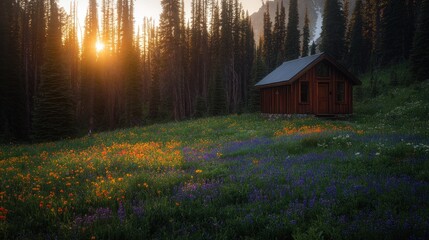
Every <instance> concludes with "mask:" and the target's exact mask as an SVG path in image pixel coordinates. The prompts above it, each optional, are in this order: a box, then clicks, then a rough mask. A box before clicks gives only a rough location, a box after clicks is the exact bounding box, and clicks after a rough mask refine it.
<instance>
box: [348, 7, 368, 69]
mask: <svg viewBox="0 0 429 240" xmlns="http://www.w3.org/2000/svg"><path fill="white" fill-rule="evenodd" d="M363 30H364V29H363V5H362V0H358V1H357V2H356V6H355V9H354V11H353V16H352V20H351V32H350V51H349V54H348V57H347V62H348V65H349V66H350V68H351V69H352V71H353V72H355V73H362V72H364V71H365V69H366V63H367V62H368V52H369V50H370V49H366V45H365V39H364V35H363Z"/></svg>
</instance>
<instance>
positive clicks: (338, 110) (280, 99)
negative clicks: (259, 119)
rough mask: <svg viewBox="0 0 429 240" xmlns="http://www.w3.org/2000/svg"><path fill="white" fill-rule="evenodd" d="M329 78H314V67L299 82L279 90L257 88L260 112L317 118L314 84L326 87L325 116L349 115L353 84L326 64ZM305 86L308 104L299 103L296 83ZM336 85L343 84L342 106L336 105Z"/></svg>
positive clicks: (316, 98)
mask: <svg viewBox="0 0 429 240" xmlns="http://www.w3.org/2000/svg"><path fill="white" fill-rule="evenodd" d="M325 63H328V64H329V66H330V77H329V78H318V77H317V76H316V67H313V68H311V69H309V70H308V71H307V72H305V73H304V74H303V75H302V76H301V77H300V78H299V79H297V80H296V81H294V82H292V83H291V84H290V83H285V85H282V86H275V87H261V89H260V93H261V111H262V113H271V114H319V110H318V109H317V108H318V84H319V83H320V82H323V83H329V113H330V114H351V113H352V112H353V84H352V82H351V80H350V79H347V77H346V76H345V75H344V74H343V73H342V72H341V71H339V70H338V69H337V68H336V67H335V66H334V65H332V64H331V63H329V62H327V61H326V62H325ZM302 81H308V82H309V102H308V103H307V104H305V103H300V90H301V88H300V82H302ZM337 82H344V88H345V89H344V95H345V96H344V102H341V103H340V102H337V99H336V93H337V89H336V87H337Z"/></svg>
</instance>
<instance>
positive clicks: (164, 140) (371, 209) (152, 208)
mask: <svg viewBox="0 0 429 240" xmlns="http://www.w3.org/2000/svg"><path fill="white" fill-rule="evenodd" d="M428 89H429V88H428V84H421V85H419V86H418V87H415V88H407V89H397V90H395V91H396V92H395V91H392V92H393V93H389V94H390V95H389V94H387V95H382V96H380V97H379V98H377V99H372V100H371V101H368V102H362V103H360V104H358V106H357V107H356V109H357V111H358V114H357V115H356V116H355V117H353V118H351V119H350V120H348V121H328V120H321V119H315V118H304V119H289V120H288V119H277V120H269V119H267V118H263V117H261V116H259V115H258V114H244V115H233V116H226V117H212V118H204V119H197V120H190V121H185V122H180V123H167V124H156V125H151V126H147V127H141V128H132V129H126V130H118V131H114V132H108V133H99V134H94V135H92V136H90V137H88V136H86V137H83V138H79V139H73V140H65V141H60V142H52V143H42V144H34V145H14V146H10V145H3V146H0V180H1V181H0V238H4V239H56V238H58V239H147V238H150V239H172V238H174V239H276V238H277V239H363V238H364V239H428V238H429V160H428V157H429V130H428V126H429V121H428V113H429V107H428V106H429V99H428V95H427V93H428ZM380 106H383V107H380Z"/></svg>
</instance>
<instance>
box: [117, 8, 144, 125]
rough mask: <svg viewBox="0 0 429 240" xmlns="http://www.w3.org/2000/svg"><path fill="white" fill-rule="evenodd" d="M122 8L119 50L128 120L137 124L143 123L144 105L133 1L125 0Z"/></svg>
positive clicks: (129, 123)
mask: <svg viewBox="0 0 429 240" xmlns="http://www.w3.org/2000/svg"><path fill="white" fill-rule="evenodd" d="M121 9H122V14H121V16H122V19H121V22H122V23H121V26H122V29H121V32H122V34H121V35H122V38H121V46H120V49H119V50H120V53H121V58H120V59H121V62H122V75H123V79H124V81H125V93H126V94H125V98H126V114H127V115H126V116H127V117H126V118H127V119H126V122H127V125H128V126H135V125H138V124H140V123H141V120H142V108H143V106H142V98H141V95H142V91H141V79H140V76H141V74H140V72H139V65H140V62H139V55H138V52H137V47H136V46H134V44H133V34H134V23H133V22H134V17H133V13H134V9H133V1H132V0H131V1H130V0H123V2H122V8H121Z"/></svg>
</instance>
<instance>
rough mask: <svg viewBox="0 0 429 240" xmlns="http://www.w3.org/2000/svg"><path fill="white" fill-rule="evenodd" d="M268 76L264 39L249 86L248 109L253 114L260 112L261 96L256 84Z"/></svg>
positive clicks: (257, 51)
mask: <svg viewBox="0 0 429 240" xmlns="http://www.w3.org/2000/svg"><path fill="white" fill-rule="evenodd" d="M266 74H267V67H266V65H265V63H264V59H263V56H262V39H260V40H259V46H258V48H257V50H256V57H255V60H254V68H253V71H252V81H251V84H250V85H249V89H248V91H249V100H248V109H249V111H251V112H255V111H258V110H259V108H260V96H259V94H260V93H259V89H258V88H256V87H255V84H256V83H257V82H259V81H261V80H262V78H264V77H265V76H266Z"/></svg>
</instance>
